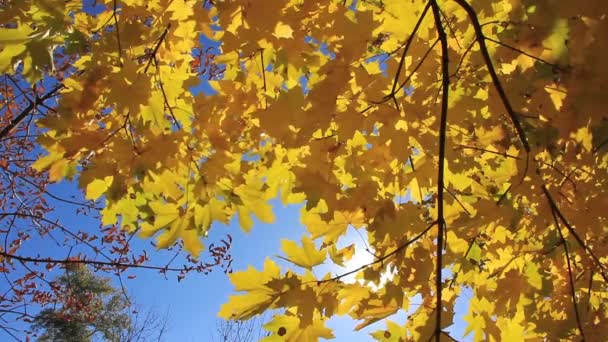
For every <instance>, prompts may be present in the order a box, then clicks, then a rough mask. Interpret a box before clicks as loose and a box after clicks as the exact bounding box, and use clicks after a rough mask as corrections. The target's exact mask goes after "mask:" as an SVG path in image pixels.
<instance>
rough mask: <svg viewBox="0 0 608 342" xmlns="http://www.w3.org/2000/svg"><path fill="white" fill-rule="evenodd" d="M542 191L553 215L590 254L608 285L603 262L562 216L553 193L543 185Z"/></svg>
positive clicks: (607, 276)
mask: <svg viewBox="0 0 608 342" xmlns="http://www.w3.org/2000/svg"><path fill="white" fill-rule="evenodd" d="M542 189H543V193H544V194H545V197H546V198H547V201H548V202H549V206H550V207H551V211H552V212H553V213H555V215H557V217H558V218H559V219H560V221H562V223H563V224H564V225H565V226H566V228H567V229H568V232H570V234H572V236H574V239H575V240H576V242H577V243H578V244H579V245H580V246H581V247H582V248H583V249H584V250H585V251H586V252H587V254H589V256H590V257H591V259H592V260H593V261H594V262H595V264H596V265H597V267H598V268H599V271H600V275H601V276H602V278H603V279H604V281H605V282H606V283H608V275H606V269H605V267H604V265H603V264H602V262H601V261H600V259H599V258H598V257H597V256H596V255H595V253H593V251H592V250H591V248H589V246H587V244H586V243H585V241H583V239H581V237H580V236H578V234H577V233H576V231H575V230H574V227H572V225H571V224H570V222H568V220H567V219H566V217H564V214H562V212H561V210H560V209H559V208H558V206H557V204H556V203H555V200H554V199H553V196H551V193H550V192H549V190H547V187H546V186H545V185H542Z"/></svg>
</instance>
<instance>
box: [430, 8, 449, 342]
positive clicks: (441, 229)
mask: <svg viewBox="0 0 608 342" xmlns="http://www.w3.org/2000/svg"><path fill="white" fill-rule="evenodd" d="M431 6H432V8H433V16H434V17H435V26H436V29H437V34H438V36H439V40H440V41H441V74H442V76H441V77H442V82H441V83H442V93H441V116H440V119H439V163H438V164H439V165H438V166H437V267H436V269H435V292H436V293H435V296H436V302H437V303H436V308H435V332H434V336H435V341H436V342H439V341H440V340H441V313H442V312H443V303H442V298H441V294H442V290H443V288H442V286H443V285H442V283H443V279H442V274H441V271H442V270H443V244H444V235H445V232H446V227H445V219H444V217H443V195H444V192H443V191H444V189H445V185H444V165H445V149H446V134H447V119H448V97H449V90H450V71H449V63H450V61H449V57H448V39H447V35H446V33H445V29H444V28H443V24H442V23H441V10H440V9H439V5H438V4H437V1H436V0H432V2H431Z"/></svg>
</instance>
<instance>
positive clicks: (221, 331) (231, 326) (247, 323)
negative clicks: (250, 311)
mask: <svg viewBox="0 0 608 342" xmlns="http://www.w3.org/2000/svg"><path fill="white" fill-rule="evenodd" d="M264 321H265V316H264V315H261V316H255V317H252V318H250V319H248V320H238V321H237V320H234V321H233V320H218V321H217V323H216V327H215V331H214V332H213V333H212V335H211V340H212V341H213V342H254V341H259V340H261V339H262V338H263V337H264V336H268V333H267V332H266V331H265V330H264V328H263V327H262V326H263V325H264Z"/></svg>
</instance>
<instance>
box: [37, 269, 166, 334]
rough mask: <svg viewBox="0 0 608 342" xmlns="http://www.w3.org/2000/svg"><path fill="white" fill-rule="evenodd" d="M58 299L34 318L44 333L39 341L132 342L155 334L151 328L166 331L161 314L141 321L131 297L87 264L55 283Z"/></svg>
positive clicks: (67, 270) (161, 331)
mask: <svg viewBox="0 0 608 342" xmlns="http://www.w3.org/2000/svg"><path fill="white" fill-rule="evenodd" d="M53 287H54V290H55V291H56V293H57V298H59V299H58V302H57V303H56V305H55V306H54V307H52V308H46V309H44V310H42V311H41V312H40V313H39V314H38V315H37V316H36V318H35V319H34V324H33V328H34V330H35V331H37V332H41V334H40V335H39V337H38V341H66V342H89V341H93V340H103V341H111V342H132V341H140V340H146V339H145V338H144V336H148V337H151V336H152V334H151V330H158V329H157V328H159V327H161V328H160V330H158V334H155V335H158V338H157V339H160V337H161V336H162V334H163V332H164V323H163V324H162V325H161V324H157V323H159V319H158V317H156V316H154V315H151V314H150V313H148V315H146V316H145V319H144V320H143V321H140V320H138V314H137V311H136V310H134V308H133V306H132V303H131V300H130V299H129V298H128V297H127V296H126V295H125V294H124V293H123V292H122V291H120V290H118V289H116V288H114V287H113V286H112V285H111V284H110V279H109V278H104V277H100V276H98V275H96V274H95V273H93V272H92V271H91V270H90V269H89V268H87V267H86V266H85V265H77V266H73V265H71V266H70V267H68V268H66V271H65V273H64V274H63V275H62V276H60V277H58V278H57V279H56V280H55V281H54V282H53Z"/></svg>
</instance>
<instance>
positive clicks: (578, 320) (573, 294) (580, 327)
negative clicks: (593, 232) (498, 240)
mask: <svg viewBox="0 0 608 342" xmlns="http://www.w3.org/2000/svg"><path fill="white" fill-rule="evenodd" d="M551 215H552V216H553V222H555V228H556V229H557V232H558V233H559V237H560V238H561V240H562V245H564V252H565V253H566V264H567V265H568V281H569V282H570V296H571V297H572V305H573V306H574V315H575V317H576V326H577V328H578V332H579V334H581V337H582V339H583V341H585V333H584V332H583V325H582V324H581V317H580V315H579V313H578V305H577V304H576V289H575V287H574V279H573V278H572V265H570V251H569V250H568V244H567V243H566V238H564V234H563V233H562V229H561V227H560V226H559V221H558V219H557V216H556V215H555V211H554V210H551Z"/></svg>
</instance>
